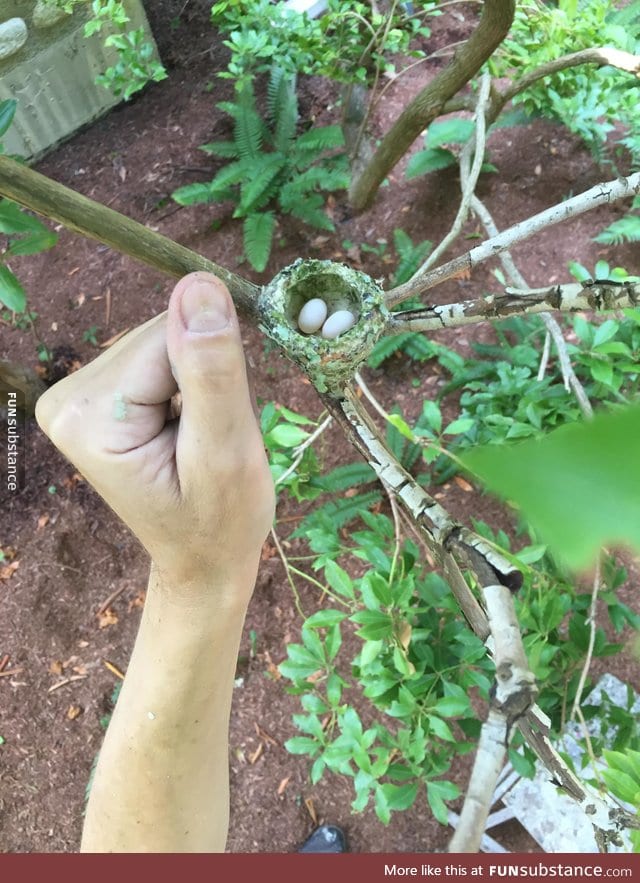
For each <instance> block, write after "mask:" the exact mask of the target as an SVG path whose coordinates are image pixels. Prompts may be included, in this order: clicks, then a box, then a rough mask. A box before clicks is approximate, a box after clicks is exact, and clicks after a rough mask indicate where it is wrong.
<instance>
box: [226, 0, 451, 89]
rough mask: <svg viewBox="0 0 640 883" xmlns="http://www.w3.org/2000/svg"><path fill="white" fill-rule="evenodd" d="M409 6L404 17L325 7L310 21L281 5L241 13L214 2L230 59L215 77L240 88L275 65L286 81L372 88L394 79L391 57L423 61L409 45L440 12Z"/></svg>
mask: <svg viewBox="0 0 640 883" xmlns="http://www.w3.org/2000/svg"><path fill="white" fill-rule="evenodd" d="M413 7H414V9H413V11H412V12H409V11H408V10H407V7H406V5H405V4H391V6H390V8H389V10H388V11H387V12H380V11H378V10H377V9H374V8H372V6H371V4H369V3H363V2H357V0H348V2H345V0H329V3H328V7H327V10H326V11H325V12H324V14H323V15H321V16H320V17H318V18H315V19H312V18H309V16H308V15H307V14H306V13H300V12H296V11H295V10H293V9H289V8H287V6H286V5H285V3H282V2H279V3H272V2H270V0H257V2H255V3H252V4H251V6H250V8H248V7H247V4H246V3H243V2H240V0H220V2H217V3H214V5H213V7H212V9H211V21H212V23H213V24H214V26H215V27H216V28H217V29H218V30H219V31H220V32H221V33H222V34H225V35H226V37H227V39H226V40H225V41H224V44H225V46H227V48H228V49H229V50H230V52H231V60H230V62H229V65H228V67H227V70H226V71H223V72H222V73H220V74H219V76H221V77H224V78H227V79H232V80H234V81H235V82H236V84H237V85H238V86H239V87H240V88H244V86H245V85H246V83H247V82H250V81H251V80H252V79H253V77H254V76H255V75H256V74H259V73H262V72H264V71H266V70H269V69H270V68H271V67H272V66H273V65H277V66H278V67H280V68H282V69H283V70H284V71H285V72H286V73H287V74H288V75H294V74H297V73H305V74H311V75H320V76H325V77H329V78H331V79H334V80H338V81H340V82H346V83H356V82H359V83H366V84H372V83H373V82H374V81H375V80H376V78H379V77H380V76H381V75H382V74H385V73H386V74H393V73H394V72H395V58H394V56H398V55H402V56H405V57H407V58H421V57H424V55H425V53H424V51H423V50H422V49H421V48H420V47H419V46H417V45H415V41H416V38H419V37H428V36H429V34H430V30H429V28H428V27H427V25H426V23H425V18H426V16H427V15H429V14H433V15H438V14H439V13H438V11H437V8H436V7H437V4H436V3H433V2H418V3H415V4H413Z"/></svg>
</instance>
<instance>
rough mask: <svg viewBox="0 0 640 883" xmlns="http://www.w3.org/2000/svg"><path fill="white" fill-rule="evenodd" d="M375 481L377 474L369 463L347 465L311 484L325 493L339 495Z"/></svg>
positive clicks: (314, 480) (317, 478) (318, 477)
mask: <svg viewBox="0 0 640 883" xmlns="http://www.w3.org/2000/svg"><path fill="white" fill-rule="evenodd" d="M375 479H376V474H375V472H374V471H373V469H372V468H371V466H369V464H368V463H347V465H346V466H337V467H336V468H335V469H333V470H332V471H331V472H328V473H327V474H326V475H318V476H317V477H314V478H312V479H311V481H310V484H312V485H313V486H314V487H318V488H320V489H321V490H323V491H324V492H325V493H330V494H337V493H340V492H341V491H346V490H348V489H349V488H351V487H355V486H356V485H358V484H366V483H367V482H369V481H375Z"/></svg>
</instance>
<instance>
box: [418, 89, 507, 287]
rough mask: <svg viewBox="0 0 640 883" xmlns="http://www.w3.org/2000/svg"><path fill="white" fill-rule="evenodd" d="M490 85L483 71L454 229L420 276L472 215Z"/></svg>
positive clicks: (432, 253)
mask: <svg viewBox="0 0 640 883" xmlns="http://www.w3.org/2000/svg"><path fill="white" fill-rule="evenodd" d="M490 89H491V75H490V74H488V73H485V74H483V75H482V78H481V80H480V89H479V91H478V103H477V105H476V115H475V121H476V125H475V138H474V139H473V140H471V139H469V140H468V141H467V143H466V144H465V146H464V149H463V151H462V154H463V155H462V157H461V159H460V165H461V166H463V165H467V166H468V165H469V164H471V155H472V154H473V163H472V164H471V168H470V170H469V172H468V174H467V175H466V176H465V180H464V182H462V179H461V184H462V199H461V200H460V206H459V208H458V212H457V214H456V217H455V220H454V222H453V224H452V225H451V229H450V230H449V232H448V233H447V235H446V236H445V237H444V239H443V240H442V241H441V242H440V243H439V244H438V245H437V247H436V248H434V250H433V251H432V252H431V254H430V255H429V257H428V258H427V259H426V260H425V261H424V263H423V264H422V265H421V266H420V267H419V268H418V270H416V272H415V273H414V274H413V275H414V278H415V277H416V276H421V275H422V274H423V273H426V271H427V270H428V269H429V267H432V266H433V265H434V264H435V263H436V261H437V260H439V258H440V255H442V254H444V252H445V251H446V250H447V249H448V248H449V246H450V245H451V243H452V242H455V240H456V239H457V238H458V236H459V235H460V233H461V232H462V228H463V227H464V225H465V222H466V220H467V218H468V217H469V210H470V208H471V200H472V198H473V194H474V191H475V189H476V184H477V183H478V178H479V177H480V172H481V170H482V163H483V162H484V150H485V142H486V132H487V130H486V124H485V111H486V108H487V103H488V101H489V92H490Z"/></svg>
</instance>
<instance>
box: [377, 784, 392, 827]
mask: <svg viewBox="0 0 640 883" xmlns="http://www.w3.org/2000/svg"><path fill="white" fill-rule="evenodd" d="M375 794H376V796H375V808H376V815H377V816H378V818H379V819H380V821H381V822H382V824H383V825H388V824H389V822H390V821H391V810H390V809H389V802H388V800H387V795H386V794H385V792H384V788H383V787H382V786H380V785H378V787H377V788H376V792H375Z"/></svg>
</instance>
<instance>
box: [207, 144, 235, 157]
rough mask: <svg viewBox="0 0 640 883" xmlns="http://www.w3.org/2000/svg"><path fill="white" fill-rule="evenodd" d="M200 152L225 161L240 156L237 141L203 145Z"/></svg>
mask: <svg viewBox="0 0 640 883" xmlns="http://www.w3.org/2000/svg"><path fill="white" fill-rule="evenodd" d="M200 150H202V151H203V153H208V154H209V155H210V156H220V157H222V158H223V159H237V158H238V156H239V152H238V145H237V144H236V142H235V141H212V142H211V143H209V144H201V145H200Z"/></svg>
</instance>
